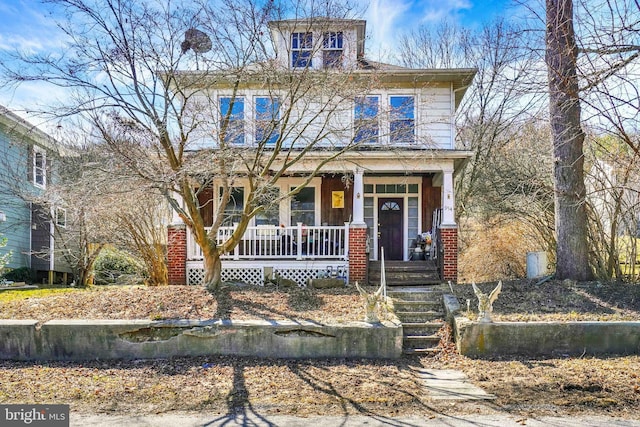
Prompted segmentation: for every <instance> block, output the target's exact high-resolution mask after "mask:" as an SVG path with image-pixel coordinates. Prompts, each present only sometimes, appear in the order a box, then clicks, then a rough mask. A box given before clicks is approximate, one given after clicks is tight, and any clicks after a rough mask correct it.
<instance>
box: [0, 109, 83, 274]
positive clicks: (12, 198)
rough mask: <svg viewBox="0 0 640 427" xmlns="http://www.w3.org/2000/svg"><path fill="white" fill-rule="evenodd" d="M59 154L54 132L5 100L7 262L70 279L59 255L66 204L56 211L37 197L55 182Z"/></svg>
mask: <svg viewBox="0 0 640 427" xmlns="http://www.w3.org/2000/svg"><path fill="white" fill-rule="evenodd" d="M58 156H59V151H58V148H57V144H56V142H55V141H54V140H53V138H51V137H50V136H49V135H47V134H46V133H44V132H43V131H41V130H40V129H38V128H37V127H35V126H33V125H31V124H30V123H28V122H27V121H25V120H24V119H22V118H20V117H19V116H18V115H16V114H14V113H12V112H11V111H9V110H8V109H6V108H5V107H1V106H0V235H2V236H4V237H6V238H7V245H6V246H4V247H2V248H0V254H5V253H7V252H11V258H10V261H9V263H8V264H7V266H6V267H7V268H11V269H16V268H21V267H26V268H29V269H31V270H32V272H33V275H34V280H36V281H37V282H38V283H42V282H46V283H54V282H66V281H68V280H69V276H68V274H69V273H71V270H70V269H69V267H68V265H67V264H66V263H65V262H64V261H63V260H61V259H58V257H56V256H55V247H56V239H55V237H54V236H55V234H56V233H55V228H56V225H57V227H58V228H64V227H65V222H66V211H65V209H64V208H57V209H56V211H55V212H53V213H52V214H50V213H49V212H44V211H43V210H42V207H41V206H39V205H38V204H37V203H34V202H33V200H36V199H37V196H38V195H39V194H42V192H44V191H45V190H46V189H47V186H48V185H50V184H51V180H52V178H53V174H52V170H53V168H52V165H53V164H54V162H55V159H56V158H58ZM54 221H55V223H54Z"/></svg>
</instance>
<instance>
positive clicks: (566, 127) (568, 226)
mask: <svg viewBox="0 0 640 427" xmlns="http://www.w3.org/2000/svg"><path fill="white" fill-rule="evenodd" d="M546 6H547V31H546V62H547V71H548V76H549V112H550V121H551V133H552V139H553V154H554V186H555V214H556V235H557V249H556V261H557V265H556V278H557V279H573V280H589V279H590V278H591V277H592V273H591V268H590V266H589V256H588V255H589V250H588V245H587V232H588V228H587V212H586V208H585V197H586V190H585V185H584V169H583V168H584V156H583V152H582V148H583V142H584V132H583V131H582V127H581V125H580V99H579V96H578V95H579V94H578V75H577V69H576V60H577V57H578V49H577V45H576V40H575V34H574V29H573V2H572V0H547V1H546Z"/></svg>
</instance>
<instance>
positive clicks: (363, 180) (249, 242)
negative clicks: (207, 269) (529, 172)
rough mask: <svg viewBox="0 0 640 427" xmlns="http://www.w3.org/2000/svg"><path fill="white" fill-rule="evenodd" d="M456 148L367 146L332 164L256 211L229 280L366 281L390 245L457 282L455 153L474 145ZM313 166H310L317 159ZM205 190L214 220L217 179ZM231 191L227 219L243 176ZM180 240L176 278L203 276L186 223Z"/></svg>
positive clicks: (228, 266)
mask: <svg viewBox="0 0 640 427" xmlns="http://www.w3.org/2000/svg"><path fill="white" fill-rule="evenodd" d="M392 154H393V156H395V158H394V157H393V156H392ZM455 154H456V153H455V152H454V153H451V152H449V153H444V154H443V155H442V156H443V157H438V156H435V157H433V155H432V156H431V157H429V158H426V157H425V158H421V157H420V156H418V155H416V154H406V153H405V155H400V154H398V153H382V152H373V153H370V152H367V153H357V154H354V156H356V157H357V158H354V159H347V160H349V161H350V163H351V165H352V167H351V168H348V167H346V166H345V163H341V164H340V165H331V167H329V166H327V170H326V171H324V170H323V171H322V173H321V174H320V175H318V176H317V177H315V178H313V179H312V180H311V181H310V182H309V183H308V184H307V185H306V187H305V188H304V191H300V192H299V193H297V194H296V195H295V196H292V197H286V198H281V199H279V201H278V202H277V203H276V204H275V205H273V206H271V207H270V208H269V209H268V210H267V211H265V212H264V213H263V214H261V216H259V217H255V218H254V219H253V220H252V223H251V224H250V225H249V227H248V228H247V230H246V231H245V233H244V234H243V238H242V239H241V241H240V243H239V244H238V245H237V246H236V247H235V248H234V249H233V250H232V251H231V252H229V253H225V254H223V255H222V262H223V273H222V277H223V280H238V281H244V282H248V283H252V284H257V285H261V284H264V283H265V281H269V280H273V279H274V278H277V277H281V278H287V279H291V280H294V281H296V282H297V283H298V284H299V285H300V286H304V285H306V282H307V279H309V278H316V277H340V278H343V279H344V280H345V281H346V282H349V283H353V282H355V281H359V282H360V283H365V282H366V281H367V277H368V267H369V262H370V261H379V260H380V259H381V258H382V250H383V248H384V258H385V260H389V261H400V262H415V261H417V260H425V261H429V263H430V264H435V265H436V266H438V275H439V278H440V279H442V280H452V281H456V279H457V225H456V223H455V221H454V205H455V203H454V200H455V199H454V187H453V181H454V171H455V170H456V165H457V162H458V161H459V160H463V159H464V158H466V157H467V156H468V153H458V157H456V156H455ZM445 155H446V157H444V156H445ZM310 161H313V159H311V160H310ZM353 164H357V165H358V166H356V167H353ZM302 166H304V165H302ZM307 166H308V168H309V169H313V164H311V165H307ZM297 174H300V175H297ZM302 179H303V170H302V169H301V170H300V171H292V174H291V175H289V176H286V177H283V178H281V180H279V181H278V186H279V188H278V189H276V191H279V192H280V194H286V193H287V192H288V191H289V189H291V188H293V187H295V186H296V185H298V183H299V182H300V180H302ZM202 194H203V200H201V206H203V209H207V210H208V211H209V212H210V214H208V215H209V216H207V213H206V212H205V215H203V217H204V218H205V219H208V220H210V221H213V212H215V211H218V210H219V209H218V208H219V207H218V205H217V204H216V203H217V197H215V195H217V194H220V188H219V187H217V186H216V184H215V183H214V184H213V186H212V187H210V189H208V191H207V192H202ZM234 194H235V199H234V200H233V205H232V203H231V202H230V204H229V205H228V206H227V207H226V208H225V209H224V211H225V216H227V217H228V218H233V217H234V209H238V208H241V207H242V204H243V203H246V197H245V192H244V190H243V182H242V179H238V180H237V181H236V183H235V184H234ZM176 225H179V224H176ZM234 229H235V226H234V225H232V223H231V224H228V225H226V226H223V227H221V228H220V229H219V231H218V236H217V239H218V242H219V243H221V242H223V241H225V240H226V239H227V238H228V236H229V235H230V234H231V233H232V232H233V230H234ZM180 240H184V243H180V242H179V241H180ZM177 245H178V246H179V245H184V250H183V252H184V253H183V255H182V256H181V257H180V256H178V257H173V258H171V254H172V253H173V252H174V251H173V250H172V246H176V245H172V244H171V243H170V247H169V255H170V269H171V265H172V259H173V260H175V263H176V264H179V265H183V266H184V267H183V268H184V270H183V271H184V272H183V274H182V275H176V276H175V277H174V278H173V279H172V282H174V283H189V284H197V283H200V282H201V281H202V277H203V275H204V272H203V267H202V266H203V263H202V253H201V251H200V248H199V247H198V246H197V245H196V244H195V242H194V240H193V238H192V236H191V233H190V232H188V231H187V230H186V229H185V232H184V237H182V238H180V239H178V243H177Z"/></svg>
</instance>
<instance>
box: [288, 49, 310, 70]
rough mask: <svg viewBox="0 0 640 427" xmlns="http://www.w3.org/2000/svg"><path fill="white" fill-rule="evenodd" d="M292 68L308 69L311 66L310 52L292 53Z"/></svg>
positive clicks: (299, 51)
mask: <svg viewBox="0 0 640 427" xmlns="http://www.w3.org/2000/svg"><path fill="white" fill-rule="evenodd" d="M291 66H292V67H294V68H306V67H310V66H311V51H310V50H295V51H293V52H291Z"/></svg>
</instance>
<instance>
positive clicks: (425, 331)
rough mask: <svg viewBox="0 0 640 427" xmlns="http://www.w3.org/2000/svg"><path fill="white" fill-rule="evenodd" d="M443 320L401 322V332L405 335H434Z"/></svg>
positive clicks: (442, 323)
mask: <svg viewBox="0 0 640 427" xmlns="http://www.w3.org/2000/svg"><path fill="white" fill-rule="evenodd" d="M442 325H444V322H442V321H441V322H414V323H411V322H407V323H403V324H402V331H403V334H404V335H406V336H424V335H435V333H436V332H438V331H439V330H440V328H441V327H442Z"/></svg>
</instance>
